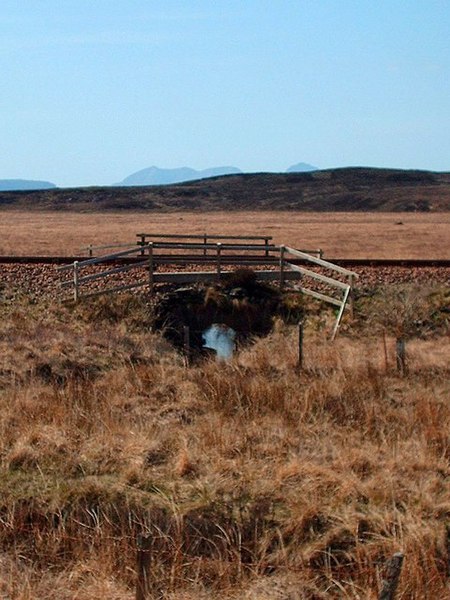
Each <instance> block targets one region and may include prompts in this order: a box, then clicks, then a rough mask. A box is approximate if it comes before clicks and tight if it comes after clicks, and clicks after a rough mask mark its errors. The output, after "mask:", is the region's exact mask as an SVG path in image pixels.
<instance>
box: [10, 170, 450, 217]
mask: <svg viewBox="0 0 450 600" xmlns="http://www.w3.org/2000/svg"><path fill="white" fill-rule="evenodd" d="M1 208H23V209H27V210H28V209H37V210H72V211H78V210H83V211H103V210H143V211H152V210H158V211H180V210H189V211H217V210H223V211H236V210H247V211H248V210H296V211H304V212H308V211H309V212H317V211H319V212H320V211H331V212H338V211H342V212H344V211H345V212H351V211H359V212H368V211H372V212H376V211H380V212H399V211H402V212H403V211H411V212H412V211H414V212H421V211H422V212H442V211H450V173H436V172H433V171H419V170H401V169H374V168H368V167H355V168H341V169H326V170H318V171H311V172H294V173H251V174H248V173H237V174H235V175H232V174H231V175H226V176H222V175H220V176H215V177H211V178H209V179H200V180H196V181H189V182H185V183H176V184H170V185H167V184H166V185H152V186H134V187H125V186H120V187H111V186H107V187H91V188H86V187H83V188H63V189H61V188H60V189H47V190H33V191H10V192H0V209H1Z"/></svg>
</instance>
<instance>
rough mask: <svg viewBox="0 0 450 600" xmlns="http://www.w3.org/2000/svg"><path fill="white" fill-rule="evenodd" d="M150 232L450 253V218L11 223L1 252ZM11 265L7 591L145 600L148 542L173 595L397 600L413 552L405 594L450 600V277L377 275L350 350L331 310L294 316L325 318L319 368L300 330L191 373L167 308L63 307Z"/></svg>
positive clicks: (3, 536)
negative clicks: (300, 347)
mask: <svg viewBox="0 0 450 600" xmlns="http://www.w3.org/2000/svg"><path fill="white" fill-rule="evenodd" d="M400 223H401V224H400ZM142 229H148V230H149V231H150V232H152V231H153V232H159V231H161V232H167V233H170V232H172V233H180V232H182V233H187V232H192V233H194V232H197V233H203V232H204V231H205V230H206V231H210V232H212V233H241V234H243V235H245V234H264V233H268V234H272V235H273V236H274V241H275V242H277V243H288V244H292V245H295V246H297V247H306V246H312V247H318V246H322V247H323V249H324V250H325V253H326V256H342V257H345V256H348V257H358V256H359V257H366V256H369V257H398V258H448V257H449V230H450V218H449V213H436V214H430V213H420V214H413V213H405V214H400V213H395V214H392V213H376V214H375V213H372V214H349V213H339V214H332V213H321V214H314V213H308V214H305V213H296V212H290V213H281V212H273V211H272V212H240V213H225V212H222V213H220V212H215V213H201V212H197V213H187V212H179V213H151V214H145V213H142V212H141V213H133V212H128V213H124V212H121V213H110V214H107V215H105V214H100V213H89V214H83V213H58V212H45V213H41V212H37V211H36V212H33V213H32V212H29V211H7V212H2V213H1V218H0V240H1V241H0V245H1V247H0V254H21V255H28V254H34V255H39V254H78V252H79V247H81V246H83V245H85V244H88V243H90V242H94V243H96V242H98V243H110V242H123V241H127V240H128V239H129V240H133V239H134V236H135V234H136V233H137V232H138V231H141V230H142ZM12 267H13V268H12V269H11V271H9V270H8V266H5V267H1V266H0V269H1V271H0V273H1V277H0V597H2V598H5V599H11V600H34V599H38V598H39V599H40V598H46V599H49V600H73V599H75V598H77V599H78V600H97V599H98V598H111V599H113V600H132V599H134V598H136V595H135V586H136V578H137V568H136V539H137V535H138V534H141V533H150V534H151V537H152V540H153V541H152V566H151V580H150V588H151V595H150V596H149V597H151V598H155V599H156V598H160V599H166V600H194V599H195V600H218V599H221V600H241V599H243V600H326V599H332V600H347V599H348V600H350V599H352V600H376V599H377V598H378V596H379V592H380V589H381V580H382V577H383V574H384V564H385V561H386V560H387V559H388V558H389V557H391V556H392V554H393V553H394V552H398V551H401V552H403V553H404V555H405V559H404V567H403V570H402V573H401V577H400V581H399V588H398V594H397V597H398V599H399V600H400V599H401V600H424V599H426V600H428V599H430V600H431V599H433V600H434V599H439V600H440V599H444V598H448V597H450V587H449V564H450V501H449V499H450V469H449V464H450V439H449V431H450V407H449V402H448V399H449V397H450V383H449V382H450V369H449V356H450V314H449V306H450V290H449V287H448V284H445V283H443V280H441V281H439V278H437V279H436V278H433V280H432V281H431V280H430V281H428V282H427V281H420V282H418V281H415V278H414V277H413V276H412V275H413V274H412V273H411V274H410V273H408V269H406V268H401V269H400V270H402V273H401V275H402V276H401V279H402V281H403V283H400V277H397V275H396V274H395V273H394V276H393V277H390V278H389V279H388V278H386V279H385V278H384V277H382V278H381V280H378V279H375V280H372V282H371V281H370V280H369V279H367V280H366V279H364V278H362V279H361V286H362V287H361V288H360V289H359V290H357V294H356V297H355V316H354V318H351V317H350V315H349V314H347V315H345V317H344V322H343V326H342V329H341V332H340V335H339V337H338V338H337V340H336V341H335V342H334V343H331V342H330V341H329V339H328V335H329V331H330V327H331V326H332V323H333V322H334V318H335V315H334V314H333V312H332V311H331V310H329V309H327V308H325V307H324V306H322V305H320V304H319V303H317V302H315V301H311V302H305V304H303V303H302V302H300V303H299V304H298V305H293V306H292V312H291V313H290V314H291V315H292V314H294V315H297V316H298V311H300V312H303V313H304V314H305V316H306V325H305V329H304V365H303V369H302V370H301V371H299V369H298V368H297V343H298V337H297V335H298V334H297V328H296V327H295V326H294V325H292V323H291V322H289V321H288V322H282V321H281V320H280V319H278V320H276V321H275V322H274V327H273V330H272V332H271V333H270V334H269V335H268V336H267V337H265V338H259V339H253V340H251V341H252V343H251V344H249V345H245V344H242V345H240V346H239V348H238V350H237V352H236V353H235V355H234V357H233V359H232V360H231V361H230V362H229V363H226V364H224V363H217V362H215V361H214V360H213V359H211V358H205V359H204V360H200V361H198V362H196V363H193V364H190V365H186V364H185V361H184V359H183V356H182V354H181V353H180V352H179V351H177V350H176V348H174V347H173V346H171V345H170V344H169V342H168V341H167V339H166V338H165V337H164V335H163V333H164V332H163V331H161V330H158V329H157V328H156V327H155V322H156V321H155V299H149V298H147V297H145V295H135V296H133V295H123V296H119V297H100V298H98V299H96V300H92V299H89V300H87V301H84V302H81V303H79V304H78V305H70V304H62V303H61V302H58V301H57V300H56V301H55V294H54V293H49V294H42V293H40V288H41V287H42V285H43V282H44V281H45V280H46V278H47V276H48V278H49V279H51V280H52V282H53V278H55V280H56V276H55V270H54V268H53V266H52V265H47V266H45V269H47V271H45V269H44V267H43V266H42V265H24V266H23V269H22V270H23V272H24V273H25V276H24V277H18V275H17V271H16V270H15V265H12ZM50 271H51V274H50ZM405 272H406V274H405ZM398 274H399V273H398ZM4 275H6V276H5V277H4ZM391 275H392V274H391ZM387 281H389V283H387ZM406 281H408V282H409V283H408V284H406V283H405V282H406ZM447 281H448V275H447ZM49 285H50V284H49ZM56 287H57V286H56V285H55V282H53V283H51V285H50V288H51V290H53V292H54V289H56ZM207 291H208V290H207ZM205 297H206V296H205ZM208 298H209V299H210V301H212V299H214V298H216V302H217V303H221V302H222V301H223V298H222V296H221V294H220V293H217V290H214V289H209V291H208ZM232 302H233V306H234V307H235V308H236V310H237V308H238V307H239V306H240V307H241V309H242V310H250V308H249V303H250V305H251V300H250V298H248V297H244V298H241V299H238V298H233V300H232ZM157 303H158V299H156V304H157ZM397 336H403V337H404V338H405V339H406V340H407V341H406V357H407V372H404V373H400V372H398V371H397V370H396V357H395V339H396V337H397Z"/></svg>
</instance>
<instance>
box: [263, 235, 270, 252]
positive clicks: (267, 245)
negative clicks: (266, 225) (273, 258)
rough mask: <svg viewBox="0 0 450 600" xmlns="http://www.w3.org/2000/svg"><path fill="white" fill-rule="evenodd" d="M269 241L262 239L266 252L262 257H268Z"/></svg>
mask: <svg viewBox="0 0 450 600" xmlns="http://www.w3.org/2000/svg"><path fill="white" fill-rule="evenodd" d="M269 239H270V238H268V237H266V238H264V244H265V246H266V251H265V253H264V256H269Z"/></svg>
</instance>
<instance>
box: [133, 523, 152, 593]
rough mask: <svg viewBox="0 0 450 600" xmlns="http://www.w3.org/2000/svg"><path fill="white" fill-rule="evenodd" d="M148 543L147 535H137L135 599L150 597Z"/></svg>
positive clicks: (149, 541) (149, 539)
mask: <svg viewBox="0 0 450 600" xmlns="http://www.w3.org/2000/svg"><path fill="white" fill-rule="evenodd" d="M150 545H151V538H150V536H149V535H138V537H137V581H136V600H148V599H149V597H150V562H151V555H150Z"/></svg>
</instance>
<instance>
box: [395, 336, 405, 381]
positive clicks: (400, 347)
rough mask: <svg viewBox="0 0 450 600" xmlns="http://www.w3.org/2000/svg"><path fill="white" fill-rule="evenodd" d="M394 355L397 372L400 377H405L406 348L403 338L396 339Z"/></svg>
mask: <svg viewBox="0 0 450 600" xmlns="http://www.w3.org/2000/svg"><path fill="white" fill-rule="evenodd" d="M395 353H396V357H397V371H398V372H399V373H400V375H406V372H407V367H406V347H405V340H404V339H403V338H397V340H396V343H395Z"/></svg>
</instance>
